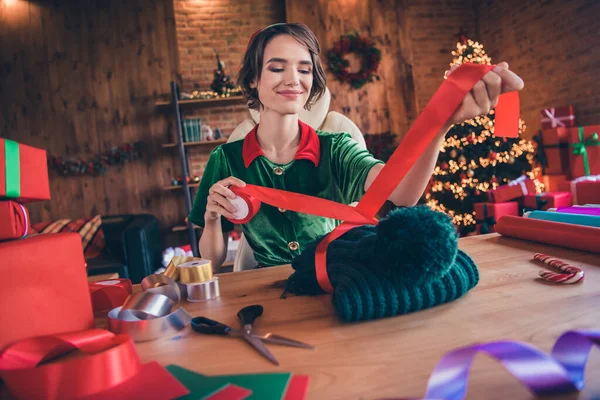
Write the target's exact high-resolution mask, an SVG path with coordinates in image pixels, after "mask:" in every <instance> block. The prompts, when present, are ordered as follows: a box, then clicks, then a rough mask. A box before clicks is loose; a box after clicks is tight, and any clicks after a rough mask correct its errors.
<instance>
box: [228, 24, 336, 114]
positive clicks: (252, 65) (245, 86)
mask: <svg viewBox="0 0 600 400" xmlns="http://www.w3.org/2000/svg"><path fill="white" fill-rule="evenodd" d="M279 35H290V36H292V37H293V38H294V39H296V40H297V41H298V42H300V43H302V44H303V45H305V46H306V47H307V48H308V52H309V53H310V59H311V61H312V63H313V84H312V88H311V90H310V95H309V96H308V101H307V102H306V104H305V105H304V108H305V109H307V110H310V107H311V106H312V105H313V104H315V102H316V101H317V100H319V99H320V98H321V96H323V94H324V93H325V87H326V86H327V80H326V77H325V71H323V67H322V66H321V59H320V56H319V55H320V53H321V48H320V46H319V41H318V40H317V38H316V37H315V34H314V33H312V31H311V30H310V29H308V27H307V26H306V25H304V24H275V25H271V26H269V27H267V28H265V29H263V30H262V31H260V32H258V33H257V34H256V35H254V37H253V38H252V39H251V40H250V43H249V44H248V48H247V49H246V53H245V54H244V58H243V59H242V66H241V68H240V73H239V75H238V85H239V86H240V87H241V88H242V91H243V93H244V96H245V97H246V99H247V100H248V107H250V108H251V109H253V110H258V109H259V108H260V107H262V106H263V104H262V103H261V102H260V100H259V99H258V91H257V90H256V88H251V87H250V84H251V83H252V82H253V81H258V80H259V79H260V76H261V73H262V66H263V61H264V60H263V55H264V53H265V48H266V47H267V44H269V42H270V41H271V40H272V39H273V38H274V37H276V36H279Z"/></svg>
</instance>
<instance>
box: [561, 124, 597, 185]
mask: <svg viewBox="0 0 600 400" xmlns="http://www.w3.org/2000/svg"><path fill="white" fill-rule="evenodd" d="M568 131H569V164H570V170H571V177H572V178H578V177H580V176H588V175H597V174H600V125H590V126H580V127H577V128H569V129H568Z"/></svg>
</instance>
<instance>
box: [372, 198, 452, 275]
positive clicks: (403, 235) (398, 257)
mask: <svg viewBox="0 0 600 400" xmlns="http://www.w3.org/2000/svg"><path fill="white" fill-rule="evenodd" d="M377 237H378V241H377V242H378V244H377V245H378V252H377V254H380V255H381V257H383V259H381V260H379V262H380V263H382V265H385V269H386V273H387V274H389V276H394V277H397V278H400V279H402V280H403V281H405V284H410V283H415V284H419V283H421V282H423V281H425V280H431V279H434V278H437V277H440V276H441V275H443V274H444V273H446V272H447V271H448V269H449V268H450V267H451V266H452V264H453V263H454V260H455V257H456V252H457V249H458V234H457V233H456V229H455V227H454V225H453V224H452V220H451V219H450V217H448V216H447V215H446V214H443V213H441V212H437V211H433V210H432V209H431V208H429V207H427V206H424V205H421V206H416V207H406V208H399V209H396V210H393V211H391V212H390V213H389V214H388V216H387V217H386V218H384V219H382V220H381V221H380V223H379V224H378V225H377Z"/></svg>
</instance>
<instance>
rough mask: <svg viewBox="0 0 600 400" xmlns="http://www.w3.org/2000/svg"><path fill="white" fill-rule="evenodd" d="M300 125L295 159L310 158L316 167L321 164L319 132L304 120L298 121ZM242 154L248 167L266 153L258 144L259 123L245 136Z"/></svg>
mask: <svg viewBox="0 0 600 400" xmlns="http://www.w3.org/2000/svg"><path fill="white" fill-rule="evenodd" d="M298 125H299V126H300V143H299V145H298V150H297V151H296V155H295V156H294V160H309V161H312V163H313V164H315V167H316V166H318V165H319V160H320V159H321V145H320V143H319V135H317V132H315V130H314V129H313V128H311V127H310V126H309V125H307V124H305V123H304V122H302V121H298ZM242 155H243V157H244V165H245V166H246V168H248V167H249V166H250V164H251V163H252V161H254V159H255V158H256V157H258V156H262V155H264V154H263V151H262V149H261V148H260V145H259V144H258V124H257V125H256V126H255V127H254V128H252V130H251V131H250V132H248V134H247V135H246V137H245V138H244V145H243V147H242Z"/></svg>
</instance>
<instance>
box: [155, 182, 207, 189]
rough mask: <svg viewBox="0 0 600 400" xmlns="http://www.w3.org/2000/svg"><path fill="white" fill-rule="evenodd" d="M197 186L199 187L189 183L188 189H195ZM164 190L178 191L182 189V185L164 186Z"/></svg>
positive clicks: (196, 184) (197, 184)
mask: <svg viewBox="0 0 600 400" xmlns="http://www.w3.org/2000/svg"><path fill="white" fill-rule="evenodd" d="M198 186H200V184H199V183H190V184H188V187H191V188H197V187H198ZM164 189H165V190H178V189H183V185H172V186H165V188H164Z"/></svg>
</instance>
